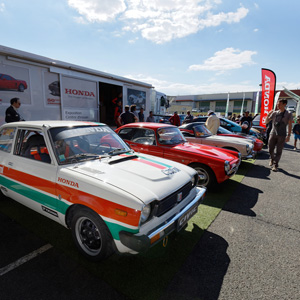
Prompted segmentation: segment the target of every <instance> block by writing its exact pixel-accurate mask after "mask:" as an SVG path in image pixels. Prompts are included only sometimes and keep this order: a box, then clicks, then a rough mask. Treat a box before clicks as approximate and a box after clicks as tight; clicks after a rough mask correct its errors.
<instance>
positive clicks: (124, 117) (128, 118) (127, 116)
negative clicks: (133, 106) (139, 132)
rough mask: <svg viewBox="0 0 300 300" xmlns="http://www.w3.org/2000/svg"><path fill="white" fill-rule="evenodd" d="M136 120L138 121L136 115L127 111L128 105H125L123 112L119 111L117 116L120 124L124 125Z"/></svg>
mask: <svg viewBox="0 0 300 300" xmlns="http://www.w3.org/2000/svg"><path fill="white" fill-rule="evenodd" d="M137 121H138V119H137V117H136V116H135V115H134V114H133V113H132V112H130V111H129V105H125V112H123V113H121V115H120V116H119V122H120V124H122V125H126V124H129V123H134V122H137Z"/></svg>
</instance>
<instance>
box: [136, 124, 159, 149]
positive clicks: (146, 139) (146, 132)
mask: <svg viewBox="0 0 300 300" xmlns="http://www.w3.org/2000/svg"><path fill="white" fill-rule="evenodd" d="M131 141H132V142H134V143H138V144H144V145H156V141H155V134H154V131H153V130H152V129H145V128H137V130H136V131H135V132H134V135H133V136H132V139H131Z"/></svg>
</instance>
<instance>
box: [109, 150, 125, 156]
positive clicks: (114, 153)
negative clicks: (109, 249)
mask: <svg viewBox="0 0 300 300" xmlns="http://www.w3.org/2000/svg"><path fill="white" fill-rule="evenodd" d="M129 151H130V150H126V149H124V148H117V149H114V150H111V151H109V152H108V153H107V154H108V155H109V156H113V155H117V154H121V153H126V152H129Z"/></svg>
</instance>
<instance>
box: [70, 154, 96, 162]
mask: <svg viewBox="0 0 300 300" xmlns="http://www.w3.org/2000/svg"><path fill="white" fill-rule="evenodd" d="M97 158H100V155H99V154H92V153H80V154H75V155H72V156H69V157H67V158H66V161H71V162H72V160H73V159H74V160H75V161H76V162H77V161H79V160H83V159H85V160H93V159H97Z"/></svg>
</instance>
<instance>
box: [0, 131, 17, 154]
mask: <svg viewBox="0 0 300 300" xmlns="http://www.w3.org/2000/svg"><path fill="white" fill-rule="evenodd" d="M15 132H16V129H15V128H10V127H6V128H3V129H2V130H1V131H0V150H1V151H4V152H10V151H11V148H12V144H13V139H14V136H15Z"/></svg>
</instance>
